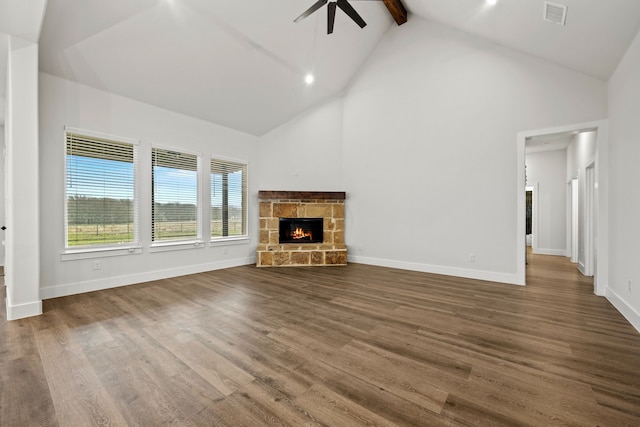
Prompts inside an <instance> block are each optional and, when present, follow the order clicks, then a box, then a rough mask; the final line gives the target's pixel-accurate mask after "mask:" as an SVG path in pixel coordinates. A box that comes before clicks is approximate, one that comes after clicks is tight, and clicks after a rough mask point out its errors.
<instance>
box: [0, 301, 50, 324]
mask: <svg viewBox="0 0 640 427" xmlns="http://www.w3.org/2000/svg"><path fill="white" fill-rule="evenodd" d="M6 303H7V320H18V319H24V318H25V317H32V316H39V315H41V314H42V301H33V302H29V303H26V304H18V305H13V304H12V303H11V300H10V298H9V295H7V301H6Z"/></svg>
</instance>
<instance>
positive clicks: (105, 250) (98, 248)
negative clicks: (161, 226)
mask: <svg viewBox="0 0 640 427" xmlns="http://www.w3.org/2000/svg"><path fill="white" fill-rule="evenodd" d="M69 134H75V135H78V136H81V137H84V138H87V139H88V140H91V139H95V140H106V141H110V142H113V143H116V144H126V145H131V146H132V148H133V161H132V163H133V204H134V208H133V241H131V242H125V243H104V244H93V245H79V246H69V203H68V197H69V192H68V188H67V186H68V173H69V171H68V167H67V157H68V153H67V139H68V135H69ZM96 142H98V141H96ZM139 155H140V140H138V139H133V138H127V137H123V136H119V135H113V134H106V133H101V132H95V131H90V130H86V129H80V128H75V127H71V126H65V127H64V132H63V144H62V160H63V162H64V163H63V171H64V172H63V173H64V181H63V182H64V185H63V205H64V213H63V222H64V238H63V240H64V244H63V247H64V249H63V252H62V255H61V260H62V261H68V260H75V259H86V258H96V257H104V256H119V255H134V254H140V253H142V248H141V246H140V158H139Z"/></svg>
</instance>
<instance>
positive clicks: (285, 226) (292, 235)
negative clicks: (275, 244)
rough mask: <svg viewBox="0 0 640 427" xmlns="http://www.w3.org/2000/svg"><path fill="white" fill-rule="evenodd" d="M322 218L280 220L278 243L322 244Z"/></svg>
mask: <svg viewBox="0 0 640 427" xmlns="http://www.w3.org/2000/svg"><path fill="white" fill-rule="evenodd" d="M323 222H324V221H323V219H322V218H280V225H279V227H280V230H279V231H280V243H322V240H323V236H324V231H323Z"/></svg>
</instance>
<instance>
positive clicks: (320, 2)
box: [293, 0, 328, 22]
mask: <svg viewBox="0 0 640 427" xmlns="http://www.w3.org/2000/svg"><path fill="white" fill-rule="evenodd" d="M327 1H328V0H318V1H317V2H315V3H314V4H313V5H312V6H311V7H310V8H309V9H307V10H305V11H304V12H303V13H302V15H300V16H298V17H297V18H296V19H294V20H293V22H300V21H302V20H303V19H304V18H306V17H307V16H309V15H311V14H312V13H313V12H315V11H316V10H318V9H320V8H321V7H322V6H324V5H325V4H327Z"/></svg>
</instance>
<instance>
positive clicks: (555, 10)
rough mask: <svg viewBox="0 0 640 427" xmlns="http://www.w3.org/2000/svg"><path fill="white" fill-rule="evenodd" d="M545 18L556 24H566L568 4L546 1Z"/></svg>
mask: <svg viewBox="0 0 640 427" xmlns="http://www.w3.org/2000/svg"><path fill="white" fill-rule="evenodd" d="M544 20H545V21H549V22H553V23H554V24H560V25H565V23H566V21H567V6H564V5H562V4H557V3H550V2H548V1H546V2H544Z"/></svg>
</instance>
